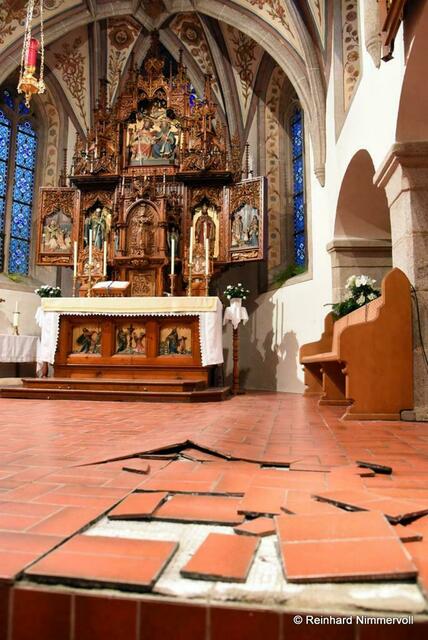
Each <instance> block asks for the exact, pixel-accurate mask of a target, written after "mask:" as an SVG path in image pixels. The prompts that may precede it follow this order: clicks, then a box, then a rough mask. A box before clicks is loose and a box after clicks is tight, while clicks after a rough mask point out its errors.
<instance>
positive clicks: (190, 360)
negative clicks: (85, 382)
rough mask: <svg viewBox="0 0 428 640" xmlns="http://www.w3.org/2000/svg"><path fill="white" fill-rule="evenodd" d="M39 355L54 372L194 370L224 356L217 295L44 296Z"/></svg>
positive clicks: (39, 312) (134, 374) (183, 373)
mask: <svg viewBox="0 0 428 640" xmlns="http://www.w3.org/2000/svg"><path fill="white" fill-rule="evenodd" d="M36 319H37V322H38V324H39V326H40V327H41V339H40V344H39V350H38V358H37V359H38V361H39V362H45V363H50V364H53V365H54V366H55V376H57V375H61V376H64V377H73V376H75V377H77V376H80V377H114V378H116V377H120V378H122V379H124V378H126V377H127V376H129V377H130V378H138V377H141V376H143V375H146V374H147V372H148V371H149V372H151V373H152V374H153V373H155V374H156V373H158V374H159V372H163V373H164V374H165V373H166V374H169V373H171V375H174V376H180V377H183V378H185V377H189V376H192V375H193V376H194V374H195V372H197V371H198V370H199V371H200V370H201V369H202V368H206V367H211V366H212V365H216V364H221V363H222V362H223V345H222V304H221V302H220V300H219V299H218V298H217V297H134V298H102V297H101V298H92V297H91V298H42V301H41V307H40V308H39V309H38V310H37V313H36Z"/></svg>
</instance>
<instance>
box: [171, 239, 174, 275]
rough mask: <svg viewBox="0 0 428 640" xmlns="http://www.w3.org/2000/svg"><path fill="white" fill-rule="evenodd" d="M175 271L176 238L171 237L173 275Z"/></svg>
mask: <svg viewBox="0 0 428 640" xmlns="http://www.w3.org/2000/svg"><path fill="white" fill-rule="evenodd" d="M174 273H175V238H171V275H172V276H173V275H174Z"/></svg>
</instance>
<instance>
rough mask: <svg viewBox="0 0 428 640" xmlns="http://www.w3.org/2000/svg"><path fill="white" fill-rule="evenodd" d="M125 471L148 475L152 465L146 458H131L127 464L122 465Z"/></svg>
mask: <svg viewBox="0 0 428 640" xmlns="http://www.w3.org/2000/svg"><path fill="white" fill-rule="evenodd" d="M122 469H123V470H124V471H129V472H130V473H142V474H143V475H146V474H148V473H150V465H149V463H148V462H146V461H145V460H142V459H141V458H136V459H135V460H130V461H129V462H128V463H127V464H126V465H124V466H123V467H122Z"/></svg>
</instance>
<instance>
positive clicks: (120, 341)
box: [116, 320, 147, 356]
mask: <svg viewBox="0 0 428 640" xmlns="http://www.w3.org/2000/svg"><path fill="white" fill-rule="evenodd" d="M146 333H147V332H146V325H145V323H144V322H131V321H130V320H128V321H126V322H121V323H120V324H119V325H117V326H116V355H139V356H145V355H146Z"/></svg>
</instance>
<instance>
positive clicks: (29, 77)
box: [18, 0, 45, 107]
mask: <svg viewBox="0 0 428 640" xmlns="http://www.w3.org/2000/svg"><path fill="white" fill-rule="evenodd" d="M43 2H44V0H29V1H28V6H27V17H26V20H25V33H24V43H23V46H22V54H21V69H20V73H19V82H18V93H23V94H24V95H25V104H26V106H27V107H29V106H30V100H31V98H32V96H33V95H34V94H36V93H44V92H45V83H44V80H43V72H44V64H45V47H44V33H43ZM37 3H38V4H39V6H40V42H39V40H37V38H33V37H32V35H31V30H32V26H33V14H34V9H35V5H36V4H37ZM39 49H40V71H39V77H38V78H37V77H36V67H37V54H38V52H39Z"/></svg>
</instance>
